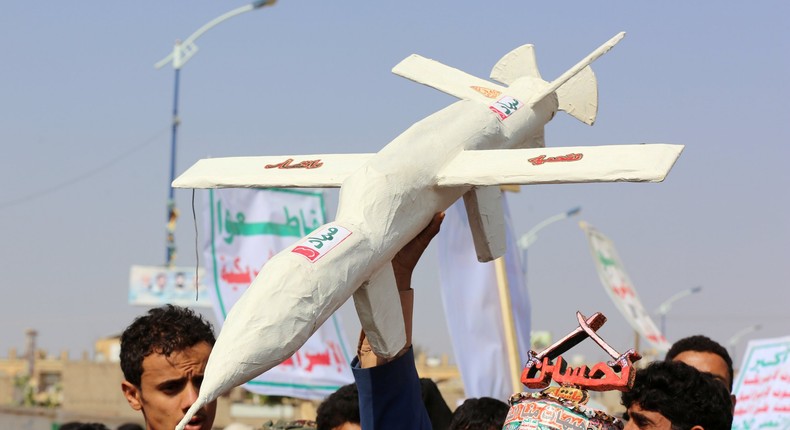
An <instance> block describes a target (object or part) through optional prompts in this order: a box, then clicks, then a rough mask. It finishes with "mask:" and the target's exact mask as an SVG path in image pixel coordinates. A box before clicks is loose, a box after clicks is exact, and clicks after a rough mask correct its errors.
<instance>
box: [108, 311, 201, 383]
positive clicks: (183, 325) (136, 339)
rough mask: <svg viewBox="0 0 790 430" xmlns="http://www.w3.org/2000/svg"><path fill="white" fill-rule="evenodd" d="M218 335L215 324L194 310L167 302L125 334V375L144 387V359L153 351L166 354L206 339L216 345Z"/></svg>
mask: <svg viewBox="0 0 790 430" xmlns="http://www.w3.org/2000/svg"><path fill="white" fill-rule="evenodd" d="M215 341H216V338H215V337H214V332H213V331H212V328H211V324H209V323H208V321H206V320H205V319H203V317H202V316H200V315H198V314H196V313H195V312H194V311H193V310H191V309H188V308H182V307H180V306H173V305H166V306H162V307H159V308H154V309H151V310H149V311H148V314H146V315H143V316H140V317H137V318H136V319H135V320H134V321H133V322H132V324H130V325H129V327H127V328H126V330H124V331H123V334H122V335H121V370H123V377H124V378H125V379H126V380H127V381H129V382H130V383H132V384H134V385H135V386H136V387H139V386H140V380H141V378H142V375H143V359H145V357H147V356H148V355H150V354H153V353H156V354H162V355H164V356H166V357H168V356H170V354H172V353H173V352H178V351H183V350H185V349H187V348H190V347H192V346H195V345H197V344H198V343H200V342H206V343H208V344H209V345H211V346H214V342H215Z"/></svg>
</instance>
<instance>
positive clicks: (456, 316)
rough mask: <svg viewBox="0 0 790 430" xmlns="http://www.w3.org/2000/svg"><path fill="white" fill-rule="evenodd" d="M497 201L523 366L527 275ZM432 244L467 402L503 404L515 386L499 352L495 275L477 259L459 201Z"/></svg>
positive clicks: (500, 332) (501, 347) (527, 339)
mask: <svg viewBox="0 0 790 430" xmlns="http://www.w3.org/2000/svg"><path fill="white" fill-rule="evenodd" d="M502 201H503V204H504V206H505V207H504V213H505V228H506V238H507V251H506V253H505V266H506V269H507V278H508V286H509V288H510V302H511V308H512V313H513V323H514V325H515V328H516V337H517V341H518V345H517V349H518V352H519V356H520V358H519V364H522V363H524V361H525V360H526V357H527V352H528V351H529V347H530V303H529V295H528V294H527V286H526V281H525V278H526V277H525V275H524V271H523V270H522V268H521V267H522V266H521V253H520V252H518V245H517V244H516V239H515V236H514V235H513V227H512V224H511V221H510V210H509V209H508V207H507V201H506V200H505V196H503V198H502ZM436 243H437V245H438V254H439V280H440V286H441V289H442V302H443V303H444V313H445V314H446V315H447V326H448V330H449V332H450V338H451V339H452V344H453V352H454V353H455V359H456V361H457V362H458V368H459V369H460V371H461V379H462V380H463V382H464V393H465V395H466V397H467V398H473V397H493V398H495V399H500V400H502V401H507V400H508V399H509V398H510V396H511V395H512V394H513V393H514V388H513V386H512V385H513V384H512V383H511V381H512V378H511V375H510V372H509V369H510V366H509V363H508V357H507V354H504V353H503V351H505V350H506V348H505V346H506V342H507V340H506V339H505V329H504V327H503V322H502V310H501V308H500V302H499V291H498V290H497V279H496V271H495V267H494V263H493V262H489V263H480V262H479V261H477V254H476V252H475V246H474V244H473V242H472V233H471V230H470V229H469V221H468V218H467V216H466V209H465V207H464V202H463V200H459V201H457V202H455V204H453V205H452V206H450V207H449V208H448V209H447V211H445V218H444V221H443V222H442V228H441V230H440V231H439V235H438V238H437V240H436ZM520 370H521V369H519V371H520ZM519 388H521V387H519Z"/></svg>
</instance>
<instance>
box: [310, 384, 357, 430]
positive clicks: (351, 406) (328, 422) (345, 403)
mask: <svg viewBox="0 0 790 430" xmlns="http://www.w3.org/2000/svg"><path fill="white" fill-rule="evenodd" d="M315 421H316V427H317V428H318V430H360V429H361V428H362V427H360V424H359V421H360V420H359V394H358V393H357V386H356V384H348V385H343V386H342V387H340V388H339V389H338V390H337V391H335V392H334V393H332V394H330V395H329V397H327V398H326V399H325V400H324V401H323V402H322V403H321V404H320V405H319V406H318V411H317V413H316V419H315Z"/></svg>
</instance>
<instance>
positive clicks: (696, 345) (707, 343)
mask: <svg viewBox="0 0 790 430" xmlns="http://www.w3.org/2000/svg"><path fill="white" fill-rule="evenodd" d="M686 351H696V352H709V353H711V354H716V355H718V356H719V357H721V359H722V360H724V362H725V363H726V364H727V371H728V372H729V374H730V386H729V389H730V391H732V382H733V381H732V380H733V379H734V372H733V370H732V358H730V354H729V353H728V352H727V349H726V348H724V347H723V346H721V344H719V343H718V342H716V341H715V340H713V339H711V338H709V337H707V336H703V335H696V336H689V337H684V338H683V339H680V340H679V341H677V342H675V343H674V344H673V345H672V347H671V348H669V351H668V352H667V356H666V358H665V360H668V361H671V360H674V359H675V357H677V356H678V355H680V353H682V352H686Z"/></svg>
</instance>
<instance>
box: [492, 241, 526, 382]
mask: <svg viewBox="0 0 790 430" xmlns="http://www.w3.org/2000/svg"><path fill="white" fill-rule="evenodd" d="M494 271H495V272H496V284H497V290H498V291H499V307H500V309H502V326H503V328H504V331H505V347H506V350H507V358H508V367H509V370H510V371H509V372H508V374H509V375H510V382H511V384H512V386H513V392H514V393H518V392H521V391H522V390H521V378H520V376H521V368H520V366H521V362H520V360H519V355H518V339H516V325H515V323H514V321H513V311H512V309H513V308H512V305H511V302H510V286H509V284H508V280H507V266H506V265H505V257H504V256H502V257H499V258H497V259H496V260H494Z"/></svg>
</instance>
